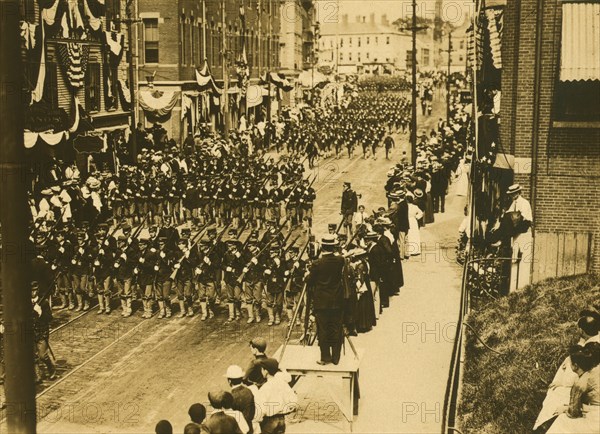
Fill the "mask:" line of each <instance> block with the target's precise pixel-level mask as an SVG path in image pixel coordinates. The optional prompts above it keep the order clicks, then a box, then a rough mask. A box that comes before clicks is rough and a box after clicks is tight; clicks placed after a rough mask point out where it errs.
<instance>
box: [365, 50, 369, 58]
mask: <svg viewBox="0 0 600 434" xmlns="http://www.w3.org/2000/svg"><path fill="white" fill-rule="evenodd" d="M365 56H366V57H367V59H369V52H368V51H367V54H365Z"/></svg>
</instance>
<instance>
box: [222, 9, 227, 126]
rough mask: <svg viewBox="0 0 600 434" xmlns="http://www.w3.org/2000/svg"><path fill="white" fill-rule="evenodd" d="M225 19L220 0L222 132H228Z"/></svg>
mask: <svg viewBox="0 0 600 434" xmlns="http://www.w3.org/2000/svg"><path fill="white" fill-rule="evenodd" d="M226 24H227V23H226V20H225V0H221V26H222V27H223V38H222V40H223V44H222V47H221V52H222V54H221V55H222V60H223V61H222V64H223V94H224V98H223V133H224V134H225V137H227V135H228V134H229V93H228V91H229V69H228V65H227V57H228V56H227V25H226Z"/></svg>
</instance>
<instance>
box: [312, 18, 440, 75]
mask: <svg viewBox="0 0 600 434" xmlns="http://www.w3.org/2000/svg"><path fill="white" fill-rule="evenodd" d="M411 49H412V39H411V34H410V32H407V31H399V30H397V29H395V28H394V27H393V26H392V25H390V23H389V21H388V19H387V17H386V16H385V15H383V16H382V17H381V20H380V21H379V22H377V21H376V20H375V14H371V15H370V16H369V17H366V16H356V17H355V20H354V22H350V21H349V17H348V15H342V20H341V22H339V23H326V24H324V25H323V26H322V31H321V39H320V41H319V65H323V66H324V65H328V66H331V68H332V69H333V70H334V71H336V72H337V73H339V74H394V73H396V72H400V71H404V70H406V69H407V55H410V52H411ZM417 50H418V51H417V61H418V63H419V68H422V69H427V68H429V67H431V66H433V62H434V52H433V38H431V37H425V38H423V36H419V38H418V40H417Z"/></svg>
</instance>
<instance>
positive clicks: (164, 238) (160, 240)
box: [158, 236, 167, 243]
mask: <svg viewBox="0 0 600 434" xmlns="http://www.w3.org/2000/svg"><path fill="white" fill-rule="evenodd" d="M158 242H159V243H166V242H167V237H165V236H160V237H158Z"/></svg>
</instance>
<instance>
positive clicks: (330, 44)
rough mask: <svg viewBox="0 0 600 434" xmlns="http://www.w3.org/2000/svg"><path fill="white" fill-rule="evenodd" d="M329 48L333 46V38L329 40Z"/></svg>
mask: <svg viewBox="0 0 600 434" xmlns="http://www.w3.org/2000/svg"><path fill="white" fill-rule="evenodd" d="M329 48H333V39H332V40H331V41H329Z"/></svg>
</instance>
